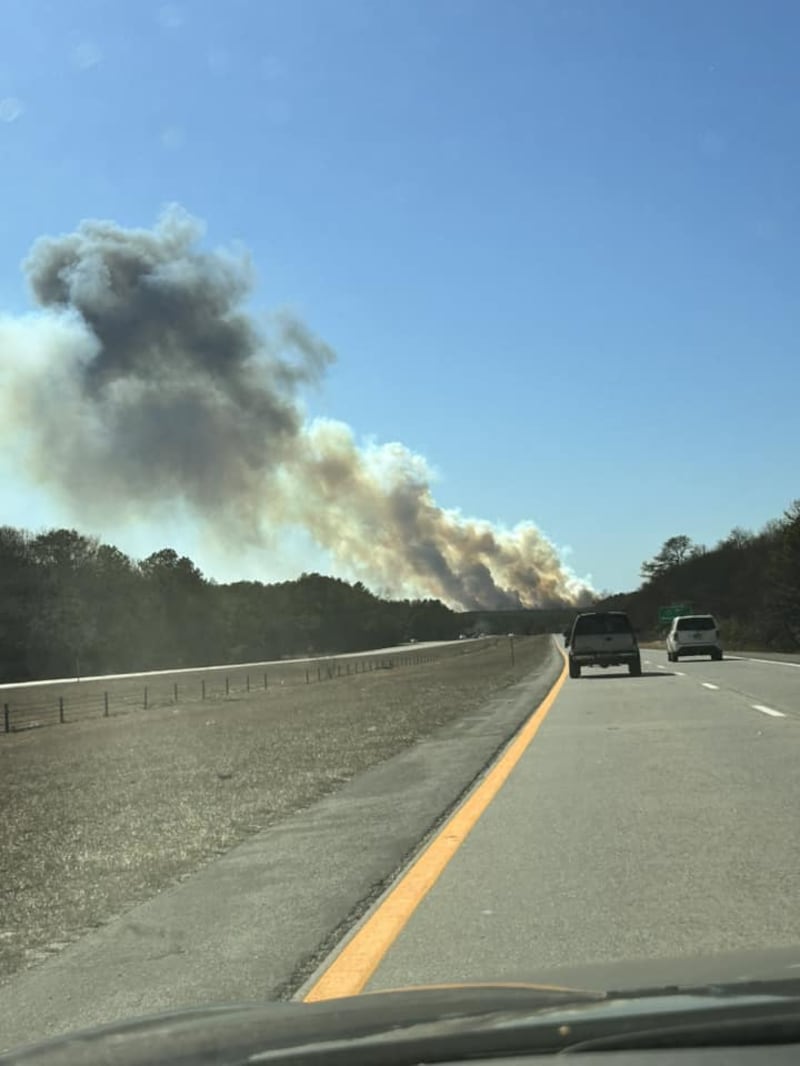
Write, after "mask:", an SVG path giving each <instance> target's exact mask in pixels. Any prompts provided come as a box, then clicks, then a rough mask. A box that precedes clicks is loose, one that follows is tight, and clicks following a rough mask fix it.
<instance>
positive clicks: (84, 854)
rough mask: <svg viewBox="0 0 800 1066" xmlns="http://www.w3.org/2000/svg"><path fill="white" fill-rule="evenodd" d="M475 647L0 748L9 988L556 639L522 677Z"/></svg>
mask: <svg viewBox="0 0 800 1066" xmlns="http://www.w3.org/2000/svg"><path fill="white" fill-rule="evenodd" d="M481 645H482V646H478V642H475V643H473V644H472V645H471V647H470V649H469V654H458V655H455V654H453V655H450V656H448V657H444V658H442V659H440V660H439V661H438V662H431V663H425V664H422V665H415V666H406V667H405V668H404V669H402V670H401V669H393V670H382V671H375V672H372V673H369V672H368V673H364V674H361V673H360V674H358V675H351V676H349V677H342V678H340V679H337V680H335V681H331V682H328V683H324V684H310V685H306V684H305V683H304V679H303V683H302V684H297V685H291V684H286V685H281V684H275V685H273V686H271V687H270V689H269V690H268V691H267V692H265V691H264V690H263V688H262V689H261V690H259V691H251V692H250V693H249V694H246V693H243V692H238V693H237V694H236V695H235V696H232V697H231V698H229V699H225V698H224V696H222V697H217V698H215V699H207V700H206V701H205V702H202V703H200V702H195V703H186V704H181V703H178V704H176V705H175V706H171V707H166V708H165V707H162V708H151V709H150V710H147V711H143V710H139V711H138V712H137V713H135V714H126V715H123V716H120V717H116V718H115V717H112V718H110V719H103V718H99V719H98V718H95V719H87V720H84V721H80V722H75V723H74V724H72V725H70V726H69V727H66V726H65V727H60V726H55V727H53V728H50V729H37V730H32V731H29V732H22V733H16V734H14V733H12V734H10V735H8V736H5V737H2V738H0V809H2V811H3V818H2V819H0V886H2V890H1V891H2V895H1V896H0V901H1V905H0V978H3V977H8V976H9V975H11V974H13V973H14V972H16V971H18V970H20V969H22V968H24V967H26V966H28V965H31V964H32V963H35V962H36V961H37V960H39V959H42V958H44V957H46V956H47V955H48V954H50V953H53V952H56V951H58V950H60V949H61V948H62V947H63V946H64V945H65V944H66V943H69V942H70V941H72V940H74V939H76V938H77V937H79V936H81V935H82V934H83V933H84V932H86V931H87V930H88V929H90V928H92V927H96V926H98V925H100V924H102V923H103V922H105V921H107V920H109V919H110V918H111V917H113V916H114V915H116V914H119V913H121V912H122V911H124V910H125V909H127V908H129V907H130V906H132V905H134V904H135V903H137V902H140V901H142V900H144V899H147V898H149V897H150V896H152V895H153V894H154V893H156V892H157V891H159V890H160V889H162V888H164V887H165V886H166V885H168V884H170V883H172V882H174V881H175V880H177V879H180V878H183V877H187V876H189V875H190V874H191V873H192V872H193V871H194V870H196V869H197V868H198V866H200V865H201V864H203V863H204V862H207V861H208V860H209V859H211V858H213V857H214V856H215V855H217V854H220V853H221V852H223V851H226V850H227V849H228V848H230V847H232V846H233V845H235V844H236V843H237V842H239V841H241V840H242V839H243V838H244V837H246V836H247V835H248V834H251V833H254V832H257V831H258V830H260V829H263V828H264V827H265V826H268V825H270V824H271V823H274V822H275V821H277V820H279V819H281V818H284V817H286V816H287V815H289V814H291V813H293V812H295V811H297V810H299V809H301V808H303V807H305V806H307V805H309V804H310V803H312V802H313V801H315V800H316V799H318V798H320V797H321V796H323V795H324V794H326V793H328V792H330V791H332V790H333V789H335V788H336V787H338V786H339V785H341V783H342V782H344V781H346V780H348V779H349V778H351V777H352V776H353V775H355V774H357V773H358V772H360V771H362V770H364V769H366V768H367V767H369V766H371V765H373V764H375V763H377V762H379V761H381V760H383V759H386V758H389V757H390V756H392V755H394V754H395V753H397V752H399V751H400V750H402V749H403V748H405V747H408V746H409V745H410V744H413V743H414V742H415V741H417V740H419V739H420V738H421V737H424V736H426V735H427V734H430V733H431V732H432V731H433V730H435V729H436V728H437V727H439V726H441V725H444V724H445V723H447V722H450V721H452V720H454V719H456V718H458V717H459V716H461V715H464V714H468V713H469V712H470V711H472V710H474V709H475V708H476V707H478V706H480V705H481V704H482V703H484V702H485V701H486V700H487V699H488V698H489V697H490V696H491V695H492V694H493V693H495V692H497V691H498V690H500V689H502V688H504V687H506V686H507V685H509V684H511V683H512V682H514V681H517V680H519V679H520V677H521V676H522V675H523V674H524V673H527V672H529V671H531V670H532V669H534V668H535V667H538V666H540V665H541V664H542V662H543V661H544V660H545V658H546V657H547V654H548V645H549V638H546V637H531V638H521V639H518V640H517V641H516V668H514V669H512V668H511V665H510V659H509V649H508V643H507V641H501V642H499V643H498V644H494V643H493V642H489V641H486V642H481ZM465 650H466V649H465ZM223 683H224V682H223Z"/></svg>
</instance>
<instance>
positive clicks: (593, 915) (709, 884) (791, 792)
mask: <svg viewBox="0 0 800 1066" xmlns="http://www.w3.org/2000/svg"><path fill="white" fill-rule="evenodd" d="M643 667H644V676H643V677H641V678H630V677H628V676H627V673H626V672H623V671H618V670H615V669H609V670H607V671H606V670H601V669H589V670H585V671H584V675H583V677H582V678H581V679H580V680H569V679H566V680H564V681H562V683H561V688H560V689H559V690H558V693H557V695H556V696H555V699H554V700H553V701H552V704H551V705H550V706H549V708H548V707H545V708H543V710H542V712H539V713H540V716H541V715H542V714H543V715H545V717H544V720H543V721H541V724H540V728H539V729H538V731H537V732H536V733H535V735H533V737H532V739H531V740H530V742H529V743H528V744H527V746H526V747H525V748H524V751H523V753H522V755H521V756H520V757H519V760H518V761H517V762H516V765H515V766H514V767H513V770H512V771H511V773H510V775H509V776H508V777H507V779H506V780H505V783H504V784H502V786H501V787H500V788H499V790H498V791H497V793H496V795H494V796H493V798H491V802H489V803H488V806H486V809H485V810H483V813H482V814H481V815H480V816H479V817H478V818H477V820H475V819H474V812H473V813H472V814H469V816H468V817H467V819H466V820H467V822H468V823H469V822H472V821H474V827H472V828H470V826H469V825H466V826H464V825H461V826H458V825H456V826H454V827H453V832H454V833H455V834H456V835H464V833H466V837H465V839H464V840H463V842H462V843H461V845H460V847H458V848H457V850H455V853H454V854H453V855H452V858H450V860H449V862H447V855H445V857H444V859H442V860H441V861H440V863H439V864H440V865H441V864H442V863H445V865H444V869H443V871H442V872H441V873H440V874H439V875H438V879H436V878H437V873H436V862H437V861H438V860H435V858H434V866H433V873H432V872H431V869H430V868H429V869H428V870H427V872H426V871H425V870H422V871H421V874H420V875H419V876H417V877H416V881H415V870H414V867H413V866H412V867H411V868H410V869H409V870H408V871H407V873H406V875H405V878H404V880H400V881H399V882H396V883H395V886H394V887H393V888H390V889H389V891H388V892H387V894H386V895H385V896H384V897H383V899H382V901H379V903H378V904H377V906H376V908H375V909H374V910H373V912H372V913H371V914H370V915H368V916H367V918H366V919H365V921H364V923H363V924H362V926H361V927H360V928H359V929H358V930H357V931H356V934H355V937H354V938H353V939H352V940H351V941H350V942H349V943H348V942H345V943H344V944H343V945H342V946H341V947H340V948H339V949H337V951H335V952H333V953H332V955H331V956H330V958H329V959H328V960H327V961H326V963H325V965H323V966H322V967H321V968H320V970H319V971H318V972H317V974H316V975H315V976H314V979H313V980H312V981H311V982H309V984H308V985H307V986H306V987H305V988H304V989H303V990H302V995H303V997H304V998H310V999H315V998H327V997H328V996H331V995H336V994H343V993H346V992H354V991H358V990H359V986H361V987H362V988H364V989H365V990H367V991H375V990H379V989H387V988H396V987H402V986H407V985H411V984H419V983H425V984H437V983H443V982H444V983H450V982H459V981H467V982H472V981H485V980H531V979H538V980H545V979H551V980H554V981H560V982H564V983H571V981H574V980H575V979H576V975H578V974H584V973H586V972H587V970H586V967H590V968H591V967H595V968H598V967H599V968H600V969H599V971H598V972H602V967H603V965H604V964H606V965H607V964H609V963H619V962H620V960H624V961H625V962H626V964H627V967H628V972H629V973H635V972H636V971H637V970H638V971H639V972H641V973H643V974H645V973H650V972H653V967H652V966H651V965H650V963H651V962H652V960H675V962H674V964H673V965H672V966H671V969H670V973H671V974H672V973H674V974H676V976H675V977H671V978H670V979H673V980H677V979H680V977H681V975H682V974H684V975H685V974H688V973H689V972H691V965H693V960H694V959H696V958H697V957H699V956H706V955H711V954H719V953H741V954H742V956H744V955H746V953H748V952H752V951H755V950H757V949H764V948H782V949H787V950H788V951H789V952H790V954H791V953H794V952H797V954H796V955H793V957H794V958H795V962H794V963H793V964H792V965H794V966H796V965H798V964H800V950H798V949H800V774H798V767H800V665H798V663H797V662H794V663H793V662H790V661H782V662H776V661H766V660H763V661H753V660H749V659H744V658H736V657H730V658H726V659H725V660H723V661H722V662H719V663H712V662H710V661H709V660H707V659H702V660H701V659H686V660H681V661H680V662H679V663H677V664H670V663H668V662H667V659H666V655H665V653H664V652H662V651H660V650H659V651H655V650H653V651H651V650H643ZM489 777H491V772H490V774H489ZM481 787H483V786H481ZM455 817H458V815H456V816H455ZM447 836H448V826H445V827H444V829H443V830H442V833H441V836H440V838H439V839H437V840H434V841H433V842H432V843H431V845H430V847H429V850H428V852H426V853H423V854H422V856H421V857H420V858H419V859H418V860H417V863H418V864H419V865H424V864H425V862H430V860H431V853H435V851H436V849H437V848H440V849H444V850H445V852H446V851H447ZM431 881H432V882H433V885H432V887H429V885H430V882H431ZM426 889H428V891H427V894H426ZM684 960H685V965H684ZM795 972H796V970H795Z"/></svg>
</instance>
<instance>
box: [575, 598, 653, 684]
mask: <svg viewBox="0 0 800 1066" xmlns="http://www.w3.org/2000/svg"><path fill="white" fill-rule="evenodd" d="M567 645H568V647H569V676H570V677H580V676H581V667H583V666H602V667H603V668H605V667H607V666H627V667H628V673H629V674H630V675H631V676H632V677H640V676H641V673H642V659H641V655H640V653H639V642H638V641H637V639H636V634H635V633H634V631H633V626H632V625H631V623H630V619H629V618H628V616H627V615H626V614H625V612H624V611H586V612H585V613H583V614H579V615H578V617H577V618H576V619H575V621H574V622H573V624H572V629H571V630H570V634H569V639H568V641H567Z"/></svg>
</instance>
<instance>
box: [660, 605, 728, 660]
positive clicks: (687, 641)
mask: <svg viewBox="0 0 800 1066" xmlns="http://www.w3.org/2000/svg"><path fill="white" fill-rule="evenodd" d="M684 655H710V656H711V658H712V659H715V660H717V661H719V660H720V659H721V658H722V639H721V637H720V635H719V626H718V625H717V621H716V619H715V618H714V616H713V614H683V615H679V616H678V617H677V618H673V619H672V625H671V626H670V630H669V633H667V658H668V659H669V661H670V662H671V663H676V662H677V661H678V659H680V658H681V657H682V656H684Z"/></svg>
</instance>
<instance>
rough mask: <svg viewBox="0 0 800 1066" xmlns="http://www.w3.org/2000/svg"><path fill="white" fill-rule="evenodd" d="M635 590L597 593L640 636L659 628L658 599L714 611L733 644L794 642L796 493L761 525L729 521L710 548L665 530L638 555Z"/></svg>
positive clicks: (798, 575)
mask: <svg viewBox="0 0 800 1066" xmlns="http://www.w3.org/2000/svg"><path fill="white" fill-rule="evenodd" d="M641 576H642V578H643V582H642V585H641V587H640V588H638V589H637V590H636V591H635V592H630V593H623V594H620V595H614V596H606V597H603V598H602V600H600V601H598V602H599V604H600V605H602V606H603V607H605V608H608V609H612V610H613V609H617V610H624V611H627V613H628V615H629V616H630V618H631V621H632V623H633V625H634V627H635V628H636V629H637V630H638V631H639V632H641V633H642V634H643V635H646V636H656V635H661V633H662V627H660V626H659V623H658V612H659V608H660V607H664V606H669V605H671V604H686V605H687V606H688V607H689V608H690V610H691V611H692V612H698V613H710V614H714V615H715V616H716V618H717V621H718V622H719V623H720V627H721V630H722V635H723V640H724V642H725V643H726V644H727V645H728V646H729V647H731V648H736V647H739V648H747V647H750V648H773V649H775V650H782V651H792V650H796V649H797V648H800V500H796V501H795V502H794V503H793V504H792V505H791V506H790V507H789V508H788V510H787V511H786V512H785V513H784V514H783V515H782V517H781V518H779V519H777V520H774V521H772V522H768V523H767V525H766V526H765V527H764V528H763V529H762V530H760V531H759V532H756V533H753V532H750V531H748V530H745V529H741V528H736V529H733V530H732V531H731V532H730V533H729V534H728V536H727V537H725V538H723V539H722V540H721V541H719V543H718V544H716V545H715V546H714V547H713V548H707V547H705V546H704V545H701V544H695V543H694V542H693V541H692V540H691V538H690V537H688V536H687V535H686V534H679V535H676V536H673V537H670V538H669V539H668V540H666V541H665V542H664V544H663V545H662V547H661V549H660V551H659V552H658V553H657V554H656V555H655V556H654V557H653V558H652V559H648V560H646V561H645V562H644V563H642V567H641Z"/></svg>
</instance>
